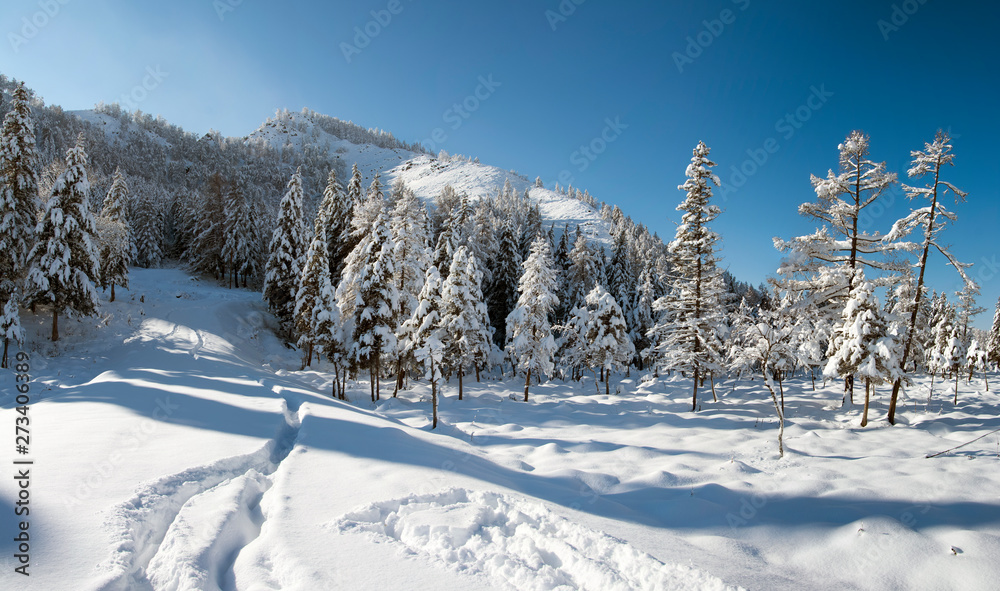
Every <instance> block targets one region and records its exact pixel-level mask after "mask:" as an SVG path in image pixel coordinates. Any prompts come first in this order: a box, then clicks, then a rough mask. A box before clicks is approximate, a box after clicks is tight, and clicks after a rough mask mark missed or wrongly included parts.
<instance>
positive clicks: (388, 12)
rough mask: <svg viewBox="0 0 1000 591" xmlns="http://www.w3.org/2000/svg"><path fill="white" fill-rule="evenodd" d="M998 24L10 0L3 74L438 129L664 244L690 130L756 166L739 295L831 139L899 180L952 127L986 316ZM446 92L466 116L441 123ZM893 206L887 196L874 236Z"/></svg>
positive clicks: (755, 10)
mask: <svg viewBox="0 0 1000 591" xmlns="http://www.w3.org/2000/svg"><path fill="white" fill-rule="evenodd" d="M577 2H580V3H579V4H577ZM372 11H375V14H374V15H373V13H372ZM998 16H1000V8H997V7H996V6H995V5H994V4H993V3H981V2H962V1H959V2H950V3H945V2H936V1H934V0H925V1H924V2H923V3H921V2H920V0H907V1H905V2H903V1H899V0H896V1H894V2H890V1H885V2H881V1H875V2H870V1H869V2H862V1H854V0H850V1H842V2H824V3H804V2H768V3H765V2H763V1H762V0H739V1H733V0H713V1H706V2H691V3H682V2H673V1H662V2H607V1H604V2H602V1H599V0H584V1H582V2H581V1H580V0H562V1H560V0H535V1H530V2H529V1H516V0H515V1H508V2H458V1H450V0H448V1H435V2H431V1H422V0H391V1H390V0H365V1H361V2H266V1H264V0H214V1H213V0H174V1H172V2H126V1H124V0H107V1H103V2H102V1H97V0H94V1H83V0H34V1H22V0H17V1H12V0H8V1H7V2H4V3H3V4H2V7H0V22H2V23H4V24H3V27H4V29H5V31H4V33H5V42H4V43H2V44H0V58H2V63H3V66H2V68H0V71H2V72H3V73H5V74H7V75H8V76H13V77H15V78H18V79H23V80H25V81H27V83H28V84H29V86H31V87H32V88H34V89H36V90H37V91H38V92H39V93H40V94H41V95H42V96H43V97H44V98H45V99H46V101H48V102H50V103H55V104H60V105H62V106H63V107H64V108H67V109H80V108H90V107H92V106H93V105H94V104H96V103H97V102H99V101H104V102H112V101H116V100H117V101H119V102H123V103H124V102H126V101H124V100H123V98H122V97H123V96H128V95H129V94H130V93H132V91H133V89H134V88H135V87H136V86H137V85H140V84H142V83H143V81H144V79H145V78H146V77H147V76H149V74H148V72H149V71H150V70H152V71H154V72H158V76H157V80H156V82H155V84H153V85H152V86H154V87H153V88H152V89H151V90H149V91H148V92H145V93H139V94H138V95H135V94H134V93H132V94H133V96H141V97H142V100H141V101H139V102H137V103H135V104H136V106H138V108H140V109H142V110H143V111H146V112H149V113H153V114H159V115H162V116H163V117H165V118H166V119H167V120H169V121H171V122H172V123H175V124H178V125H181V126H183V127H184V128H186V129H188V130H190V131H194V132H199V133H200V132H204V131H207V130H208V129H210V128H214V129H218V130H219V131H221V132H223V133H224V134H227V135H245V134H247V133H249V132H250V131H252V130H253V129H255V128H256V127H257V126H258V125H259V124H260V123H261V122H262V121H263V120H264V119H265V118H266V117H268V116H270V115H272V114H273V112H274V110H275V109H277V108H282V107H284V108H288V109H290V110H299V109H301V108H302V107H304V106H306V107H309V108H311V109H314V110H316V111H319V112H322V113H326V114H329V115H333V116H336V117H340V118H342V119H349V120H353V121H355V122H356V123H359V124H362V125H365V126H370V127H380V128H383V129H387V130H389V131H391V132H392V133H394V134H395V135H396V136H397V137H399V138H401V139H404V140H407V141H423V140H425V139H431V138H432V137H433V132H434V130H435V129H438V128H440V129H442V130H443V131H444V132H445V133H444V135H446V136H447V137H446V139H444V141H441V142H435V144H436V145H435V148H438V149H445V150H447V151H448V152H451V153H461V154H466V155H472V156H478V157H479V158H480V159H481V160H482V161H483V162H485V163H489V164H493V165H496V166H500V167H503V168H507V169H515V170H517V171H519V172H521V173H523V174H526V175H528V176H530V177H535V176H541V177H542V178H543V179H544V180H546V182H547V184H548V185H549V186H551V185H552V183H554V182H555V181H556V180H558V179H559V177H560V175H561V174H562V175H563V179H564V180H567V179H568V178H570V177H572V179H573V185H574V186H576V187H580V188H585V189H588V190H589V191H590V192H591V193H592V194H593V195H594V196H596V197H597V198H598V199H602V200H605V201H607V202H609V203H617V204H619V205H620V206H621V207H622V209H623V210H624V211H625V212H626V213H627V214H629V215H631V216H632V217H633V218H634V219H636V220H637V221H640V222H642V223H645V224H646V225H647V226H649V227H650V228H651V229H652V230H654V231H656V232H658V233H659V234H660V235H661V236H662V237H664V238H668V237H670V236H672V235H673V228H674V222H675V221H677V220H678V219H679V216H678V213H677V212H676V211H675V209H674V208H675V207H676V205H677V204H678V203H679V202H680V201H681V199H682V198H683V195H682V194H681V193H680V192H679V191H678V190H677V189H676V186H677V185H679V184H681V183H682V182H683V180H684V178H683V174H684V168H685V166H686V165H687V162H688V160H689V159H690V156H691V150H692V148H693V147H694V146H695V144H696V143H697V142H698V141H699V140H704V141H705V142H706V143H707V144H708V145H709V146H710V147H711V148H712V157H713V158H714V159H715V161H716V162H717V163H718V164H719V166H718V168H717V172H718V173H719V174H720V176H721V177H723V180H724V181H732V180H733V178H732V177H733V172H732V170H733V169H732V167H734V166H735V167H736V168H740V167H744V166H745V168H746V170H749V171H753V173H752V174H751V175H749V176H748V177H747V178H746V179H745V182H743V183H742V184H741V186H739V187H738V188H735V187H734V190H731V191H729V192H728V193H727V194H726V195H725V198H724V199H721V198H720V199H719V203H720V205H722V206H723V207H724V208H725V213H724V214H723V215H722V216H721V217H720V218H719V220H718V221H717V223H716V226H715V229H716V230H717V231H719V232H720V233H721V234H722V236H723V241H724V243H723V252H722V255H723V257H724V260H725V263H726V264H727V265H728V266H729V268H730V270H731V271H732V272H733V273H734V274H735V275H736V276H737V277H739V278H742V279H745V280H749V281H752V282H759V281H762V280H763V279H764V278H765V277H766V276H767V275H769V274H771V273H772V272H773V271H774V269H775V268H776V267H777V264H778V261H779V260H780V255H779V254H778V253H777V252H775V251H774V249H773V247H772V245H771V238H772V237H773V236H782V237H791V236H795V235H800V234H804V233H808V232H810V231H811V230H812V229H813V227H814V226H813V224H811V223H810V222H809V221H807V220H805V219H803V218H801V217H800V216H799V215H798V214H797V206H798V205H799V204H800V203H802V202H805V201H811V200H813V198H814V193H813V192H812V189H811V187H810V184H809V175H810V173H812V174H816V175H819V176H825V174H826V172H827V170H828V169H830V168H836V166H837V150H836V147H837V144H838V143H839V142H840V141H842V140H843V138H844V137H845V136H846V135H847V134H848V133H849V132H850V131H851V130H853V129H862V130H864V131H865V132H867V133H869V134H870V135H871V137H872V142H871V148H872V157H873V159H876V160H885V161H886V162H887V164H888V167H889V170H892V171H897V172H899V173H900V174H901V176H904V175H905V170H906V168H908V163H909V152H910V151H911V150H914V149H920V148H922V146H923V143H924V142H925V141H930V140H931V139H932V138H933V136H934V132H935V131H936V130H937V129H938V128H945V129H950V130H951V133H952V135H953V136H954V138H955V141H954V146H955V153H956V155H957V158H956V165H955V167H954V168H953V169H952V170H949V171H948V172H947V177H946V178H948V179H950V180H951V181H952V182H954V183H955V184H956V185H958V186H959V187H960V188H962V189H964V190H966V191H968V192H969V193H970V196H969V201H968V203H965V204H961V205H957V206H955V207H954V210H955V211H956V212H957V213H958V214H959V221H958V223H957V224H956V225H955V226H954V227H953V228H951V229H950V230H949V231H948V232H947V234H946V235H945V241H946V242H950V243H951V244H953V249H954V252H955V253H956V255H957V256H958V257H959V258H960V259H962V260H964V261H968V262H974V263H976V267H975V268H974V269H973V271H972V274H973V276H974V277H976V278H977V279H978V281H979V283H980V284H981V286H982V291H983V297H982V298H981V302H980V303H981V305H983V306H985V307H988V308H989V312H987V313H985V314H983V315H982V316H981V317H980V318H979V321H978V322H977V325H979V326H980V327H984V326H986V325H988V324H989V321H990V319H991V318H992V311H993V307H994V304H995V302H996V301H997V297H998V296H1000V247H998V241H997V238H996V235H995V234H994V229H995V228H996V226H997V225H998V222H1000V205H998V204H1000V199H998V197H1000V194H998V193H1000V189H998V183H997V180H996V179H998V178H1000V165H998V158H1000V153H998V152H1000V150H998V149H997V147H996V146H997V143H996V139H997V138H998V137H1000V116H998V115H997V109H996V106H997V104H998V103H1000V101H998V98H997V91H998V90H1000V83H998V77H997V66H996V59H997V58H998V57H1000V41H998V36H997V34H996V30H995V23H996V22H997V18H998ZM387 17H388V18H387ZM377 20H381V21H382V23H384V24H380V23H378V22H377ZM32 21H33V22H34V24H40V25H41V26H38V27H35V28H33V26H34V25H32V24H26V23H32ZM356 28H357V29H360V30H362V31H364V30H365V29H366V28H367V30H368V32H369V33H375V34H374V35H371V36H370V37H368V38H367V39H366V38H364V37H359V36H358V34H357V30H356ZM689 38H690V39H689ZM366 41H367V43H366ZM349 46H352V47H353V48H352V47H349ZM362 46H363V47H362ZM345 53H346V54H347V55H346V56H345ZM678 56H684V57H683V58H678ZM348 58H349V59H348ZM481 80H486V81H488V82H489V83H490V84H489V86H490V88H489V89H487V88H486V87H485V86H481V85H482V82H481ZM477 90H478V92H479V98H478V99H476V100H472V99H469V100H466V99H468V97H471V96H475V94H476V92H477ZM143 94H145V96H142V95H143ZM810 97H812V98H810ZM463 102H465V103H466V104H468V105H472V106H474V110H471V112H465V113H464V114H457V111H456V110H455V109H454V108H453V106H454V105H455V104H456V103H459V104H461V103H463ZM789 115H791V116H792V120H791V122H789V121H787V120H786V118H787V117H788V116H789ZM465 116H467V117H465ZM456 117H460V119H457V118H456ZM783 120H784V122H782V121H783ZM459 121H460V122H461V124H460V125H458V122H459ZM609 122H610V123H614V125H613V126H609ZM602 136H603V138H604V139H610V140H611V141H597V142H595V140H596V139H597V138H601V137H602ZM437 137H438V138H441V135H440V134H439V135H438V136H437ZM588 145H593V146H594V147H595V149H597V150H599V151H600V152H601V153H600V154H595V153H591V154H589V155H587V154H585V153H584V152H582V151H581V147H583V146H588ZM764 148H770V153H767V158H766V161H764V160H763V158H762V156H763V152H762V151H761V150H762V149H764ZM748 151H749V152H748ZM754 154H756V155H757V157H758V160H760V161H762V162H763V163H762V164H760V165H756V163H754V164H749V163H748V162H747V161H748V160H749V161H750V162H752V156H753V155H754ZM755 169H756V170H755ZM736 180H737V181H739V180H740V179H739V178H737V179H736ZM563 184H565V183H563ZM731 184H732V183H731ZM717 194H719V192H717ZM720 197H721V196H720ZM908 209H909V203H908V202H907V201H906V199H904V198H902V197H900V198H897V199H894V200H893V202H892V203H887V207H886V211H885V213H883V214H882V215H881V216H880V217H878V218H877V219H873V220H872V221H871V228H872V229H881V230H885V229H888V227H889V226H890V225H891V223H892V221H894V220H895V219H897V218H898V217H901V216H902V215H905V213H906V212H907V211H908ZM932 265H933V267H934V268H933V269H932V273H931V275H930V281H931V284H932V287H935V288H937V289H939V290H941V289H946V290H949V291H954V290H956V289H957V288H958V287H959V285H958V282H957V280H956V276H955V274H954V272H953V271H951V270H950V269H948V268H945V267H944V266H943V265H944V263H943V259H942V258H941V257H940V256H938V257H932Z"/></svg>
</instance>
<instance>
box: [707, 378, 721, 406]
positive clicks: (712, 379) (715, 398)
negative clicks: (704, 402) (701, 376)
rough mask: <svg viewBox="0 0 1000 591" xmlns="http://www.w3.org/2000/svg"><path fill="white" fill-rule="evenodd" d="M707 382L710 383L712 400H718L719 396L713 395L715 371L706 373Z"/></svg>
mask: <svg viewBox="0 0 1000 591" xmlns="http://www.w3.org/2000/svg"><path fill="white" fill-rule="evenodd" d="M708 383H710V384H712V400H713V401H714V402H718V401H719V397H718V396H716V395H715V373H710V374H708Z"/></svg>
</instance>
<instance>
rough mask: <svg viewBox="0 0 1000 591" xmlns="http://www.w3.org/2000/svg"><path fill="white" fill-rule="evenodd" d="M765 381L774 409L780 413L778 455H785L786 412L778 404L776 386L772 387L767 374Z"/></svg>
mask: <svg viewBox="0 0 1000 591" xmlns="http://www.w3.org/2000/svg"><path fill="white" fill-rule="evenodd" d="M764 382H765V383H766V385H767V389H768V391H769V392H771V402H773V403H774V411H775V412H776V413H778V456H780V457H782V458H783V457H785V441H784V438H785V413H783V412H781V405H779V404H778V397H777V396H775V394H774V388H772V387H771V383H770V380H768V379H767V377H766V376H765V378H764Z"/></svg>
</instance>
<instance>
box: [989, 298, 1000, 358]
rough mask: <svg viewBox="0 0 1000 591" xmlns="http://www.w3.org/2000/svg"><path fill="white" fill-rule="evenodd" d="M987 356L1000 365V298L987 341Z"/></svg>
mask: <svg viewBox="0 0 1000 591" xmlns="http://www.w3.org/2000/svg"><path fill="white" fill-rule="evenodd" d="M986 358H987V359H988V360H989V362H990V363H992V364H994V365H1000V299H998V300H997V310H996V312H995V313H994V314H993V326H992V328H990V337H989V340H988V341H987V343H986Z"/></svg>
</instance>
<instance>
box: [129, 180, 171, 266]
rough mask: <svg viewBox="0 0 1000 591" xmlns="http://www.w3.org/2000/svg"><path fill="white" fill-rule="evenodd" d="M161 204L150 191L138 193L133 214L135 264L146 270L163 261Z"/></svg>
mask: <svg viewBox="0 0 1000 591" xmlns="http://www.w3.org/2000/svg"><path fill="white" fill-rule="evenodd" d="M162 207H163V204H162V203H158V202H157V201H156V199H155V197H154V196H153V194H152V193H151V192H150V191H139V192H137V195H136V202H135V208H134V209H133V212H134V215H133V217H134V219H135V222H134V236H135V246H136V258H135V262H136V264H137V265H139V266H140V267H143V268H145V269H148V268H150V267H156V266H158V265H159V264H160V261H161V260H162V259H163V221H164V220H163V210H162Z"/></svg>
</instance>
